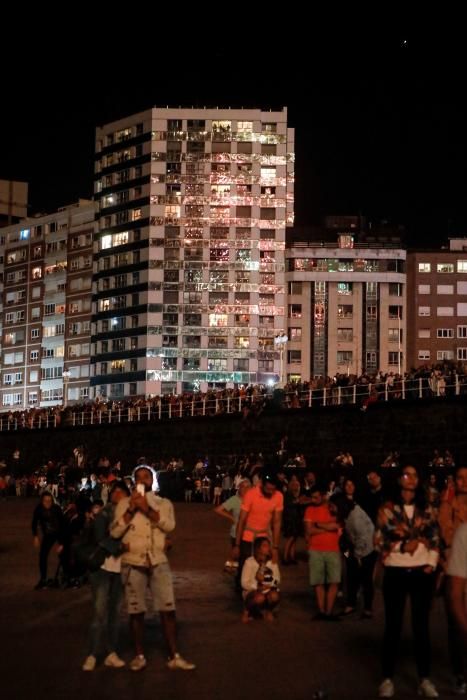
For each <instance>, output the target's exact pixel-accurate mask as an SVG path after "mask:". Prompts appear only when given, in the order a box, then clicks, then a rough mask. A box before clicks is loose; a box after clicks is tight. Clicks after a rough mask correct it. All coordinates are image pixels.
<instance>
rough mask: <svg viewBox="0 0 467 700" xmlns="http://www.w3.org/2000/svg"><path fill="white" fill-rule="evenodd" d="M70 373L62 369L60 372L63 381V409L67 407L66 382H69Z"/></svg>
mask: <svg viewBox="0 0 467 700" xmlns="http://www.w3.org/2000/svg"><path fill="white" fill-rule="evenodd" d="M70 376H71V372H70V370H69V369H64V370H63V372H62V379H63V408H66V406H67V399H68V382H69V381H70Z"/></svg>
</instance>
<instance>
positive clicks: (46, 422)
mask: <svg viewBox="0 0 467 700" xmlns="http://www.w3.org/2000/svg"><path fill="white" fill-rule="evenodd" d="M45 427H46V428H48V427H49V414H48V413H47V414H46V416H45Z"/></svg>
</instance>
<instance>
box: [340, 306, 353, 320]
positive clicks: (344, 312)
mask: <svg viewBox="0 0 467 700" xmlns="http://www.w3.org/2000/svg"><path fill="white" fill-rule="evenodd" d="M337 316H338V318H352V316H353V306H352V305H351V304H338V306H337Z"/></svg>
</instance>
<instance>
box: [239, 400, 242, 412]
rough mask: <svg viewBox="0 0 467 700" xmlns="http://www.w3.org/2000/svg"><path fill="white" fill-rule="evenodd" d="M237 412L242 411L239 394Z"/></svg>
mask: <svg viewBox="0 0 467 700" xmlns="http://www.w3.org/2000/svg"><path fill="white" fill-rule="evenodd" d="M238 412H239V413H241V412H242V397H241V396H239V397H238Z"/></svg>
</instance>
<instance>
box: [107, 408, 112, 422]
mask: <svg viewBox="0 0 467 700" xmlns="http://www.w3.org/2000/svg"><path fill="white" fill-rule="evenodd" d="M107 415H108V417H109V420H108V422H109V423H111V422H112V409H111V408H110V409H109V412H108V414H107Z"/></svg>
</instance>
